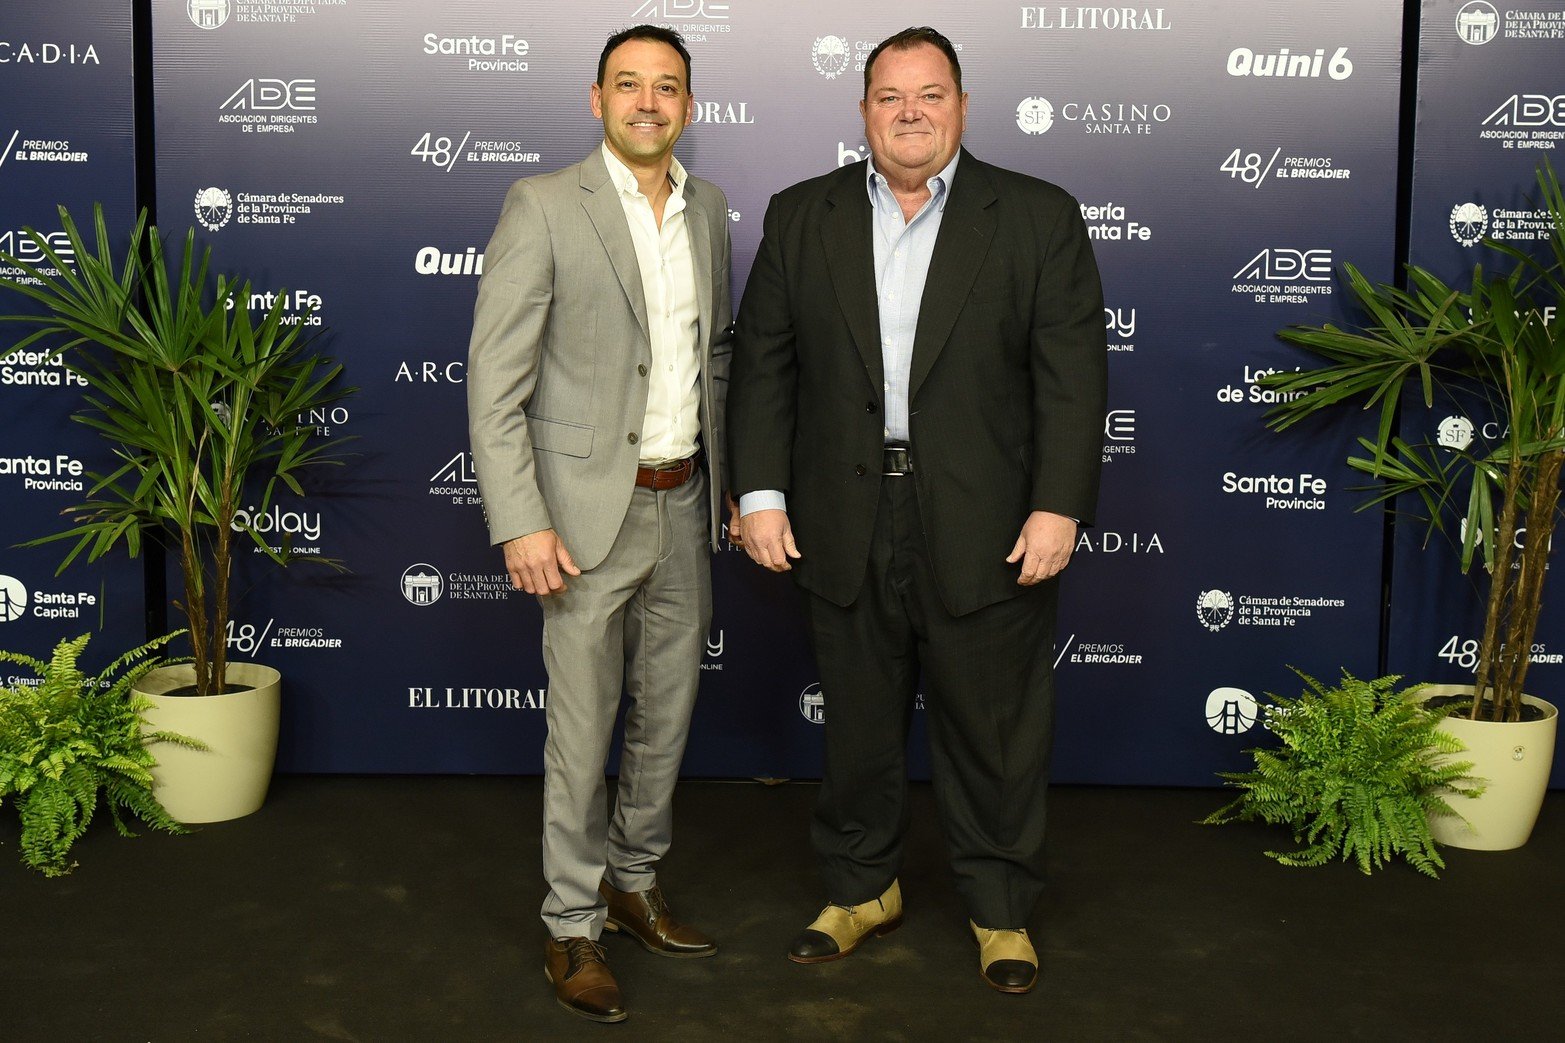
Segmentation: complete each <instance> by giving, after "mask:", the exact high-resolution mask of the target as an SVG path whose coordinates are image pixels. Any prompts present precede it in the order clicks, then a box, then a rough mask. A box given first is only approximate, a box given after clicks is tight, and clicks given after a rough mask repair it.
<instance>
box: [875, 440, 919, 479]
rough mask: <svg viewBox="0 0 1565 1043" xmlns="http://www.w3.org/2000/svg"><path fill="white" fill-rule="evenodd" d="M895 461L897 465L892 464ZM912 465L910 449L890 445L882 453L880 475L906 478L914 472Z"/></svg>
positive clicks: (903, 446)
mask: <svg viewBox="0 0 1565 1043" xmlns="http://www.w3.org/2000/svg"><path fill="white" fill-rule="evenodd" d="M893 460H895V462H896V463H895V464H893V463H892V461H893ZM912 464H913V458H912V455H911V454H910V453H909V451H908V447H907V446H905V445H888V446H886V447H885V448H884V449H883V450H882V452H881V461H880V466H881V471H880V473H881V475H882V476H883V477H886V478H903V477H906V476H907V475H908V474H911V473H912V471H913V467H912ZM897 465H900V466H897ZM894 468H895V469H894Z"/></svg>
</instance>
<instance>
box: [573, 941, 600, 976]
mask: <svg viewBox="0 0 1565 1043" xmlns="http://www.w3.org/2000/svg"><path fill="white" fill-rule="evenodd" d="M565 957H566V959H567V960H568V961H569V964H570V967H571V971H570V973H572V974H574V973H575V972H576V971H578V970H580V969H581V968H582V967H584V966H586V965H587V964H589V963H603V964H606V963H608V951H607V950H606V949H604V948H603V946H601V945H599V944H598V943H597V942H595V941H593V940H592V939H591V938H584V937H576V938H567V939H565Z"/></svg>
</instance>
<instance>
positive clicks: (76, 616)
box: [0, 0, 145, 680]
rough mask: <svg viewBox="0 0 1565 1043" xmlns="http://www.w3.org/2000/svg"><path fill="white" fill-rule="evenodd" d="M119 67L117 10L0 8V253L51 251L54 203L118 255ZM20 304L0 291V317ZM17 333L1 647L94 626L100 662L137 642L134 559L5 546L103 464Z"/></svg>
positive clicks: (78, 492)
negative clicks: (101, 213) (46, 245)
mask: <svg viewBox="0 0 1565 1043" xmlns="http://www.w3.org/2000/svg"><path fill="white" fill-rule="evenodd" d="M131 66H132V55H131V15H130V6H129V5H128V4H125V3H122V2H118V0H62V2H60V3H56V4H48V5H44V4H8V5H7V6H6V8H5V10H4V11H3V12H0V98H3V99H4V101H3V103H0V251H3V252H5V253H7V254H11V255H12V256H15V257H18V258H20V259H22V260H26V261H32V262H37V263H41V262H44V261H46V258H45V256H44V255H43V254H42V251H40V250H39V249H38V248H37V247H36V246H35V245H34V244H33V242H32V241H31V240H30V239H29V238H28V237H27V236H26V235H25V234H24V233H23V231H22V229H23V228H26V227H33V228H36V229H37V230H38V231H40V232H42V233H44V234H45V235H46V236H47V237H48V239H49V241H50V245H51V246H52V247H54V248H55V249H57V250H58V249H60V248H61V247H63V246H64V242H63V239H64V235H63V233H62V232H61V231H60V220H59V216H58V213H57V211H56V207H57V206H59V205H61V204H63V205H65V206H66V207H68V208H69V209H70V211H71V213H72V215H73V216H74V217H75V218H76V220H77V221H78V222H79V223H81V224H82V225H83V226H85V228H86V230H87V232H88V235H89V236H90V235H91V227H92V204H93V203H94V202H100V203H102V204H103V206H104V209H105V212H106V214H107V220H108V223H109V227H110V228H111V229H116V230H119V231H120V232H121V233H122V237H121V240H120V244H119V247H120V249H122V250H123V233H126V232H128V231H129V230H130V226H131V223H132V222H133V221H134V220H135V208H134V206H135V182H134V177H135V127H134V119H133V108H132V105H133V99H132V93H131ZM68 252H69V251H68V250H67V253H68ZM65 259H66V260H69V258H68V257H67V258H65ZM7 274H11V275H17V274H20V272H19V270H16V269H10V270H8V272H7ZM32 307H33V302H32V301H31V300H29V299H27V298H25V297H23V296H22V295H20V294H14V293H11V292H9V291H0V314H12V313H18V312H26V311H29V310H31V309H32ZM23 336H25V333H24V331H23V330H22V328H21V327H18V326H16V325H13V324H10V323H7V324H5V325H3V326H0V504H3V505H4V506H3V508H0V648H4V649H7V650H9V651H14V652H22V653H26V654H29V655H34V656H39V657H47V655H48V653H49V650H50V649H51V648H52V647H53V645H54V644H55V642H57V641H59V640H60V639H61V638H65V637H76V636H78V635H80V634H84V633H93V634H96V635H99V636H97V637H95V639H94V641H93V643H92V647H91V648H90V649H89V651H88V655H87V663H88V665H89V666H93V667H101V666H102V665H104V664H106V663H107V662H108V661H109V660H111V659H113V658H114V657H115V656H117V655H118V654H119V653H120V652H123V651H125V649H127V648H129V647H132V646H133V644H139V643H140V642H141V640H142V639H143V635H144V629H143V627H144V624H143V621H142V620H143V607H144V604H145V596H144V593H143V589H142V582H141V564H140V562H132V561H129V560H128V559H126V558H125V557H124V556H123V555H115V556H113V557H111V558H108V559H106V560H105V561H104V562H102V563H101V564H98V565H91V566H88V565H85V564H80V565H74V566H72V568H70V569H69V570H68V571H66V572H65V573H63V574H62V575H60V576H56V575H55V569H56V567H57V566H58V565H59V563H60V561H61V560H62V559H63V558H64V555H65V549H66V547H67V546H68V545H66V544H55V545H53V546H45V547H41V548H21V547H18V546H16V545H17V544H18V543H20V542H23V541H25V540H29V539H33V538H36V537H38V536H44V535H47V534H49V533H53V532H55V531H58V530H59V529H61V528H63V527H64V524H65V523H64V521H63V520H62V519H61V518H60V511H61V510H62V509H63V508H65V507H66V506H69V505H70V504H73V503H77V502H80V501H81V499H82V498H83V496H84V494H85V491H86V489H87V488H89V487H90V480H89V479H88V477H87V473H88V472H89V471H98V470H104V469H107V468H106V467H105V465H106V464H107V463H108V462H109V459H110V458H109V457H108V454H107V453H106V452H105V451H104V447H103V446H102V445H101V443H100V441H99V439H98V438H97V436H96V435H94V434H93V433H92V432H91V431H90V430H89V429H88V428H86V427H84V426H82V425H80V424H75V423H71V422H69V420H68V418H69V417H70V415H71V414H72V413H73V412H75V411H76V410H77V409H78V408H79V407H80V405H81V394H80V393H81V391H82V390H83V389H82V386H81V385H80V383H79V382H77V381H76V380H75V378H72V377H71V376H69V375H68V374H67V373H66V372H65V369H64V367H62V366H61V365H59V364H58V362H50V361H45V360H44V358H43V345H36V346H34V347H33V348H30V349H28V350H27V351H26V352H23V353H17V352H15V351H13V350H12V349H13V348H14V346H15V345H16V343H17V341H18V340H20V339H21V338H22V337H23ZM13 673H14V671H13V670H12V669H7V670H6V671H5V673H4V676H5V678H6V679H7V680H9V678H10V677H11V676H12V675H13Z"/></svg>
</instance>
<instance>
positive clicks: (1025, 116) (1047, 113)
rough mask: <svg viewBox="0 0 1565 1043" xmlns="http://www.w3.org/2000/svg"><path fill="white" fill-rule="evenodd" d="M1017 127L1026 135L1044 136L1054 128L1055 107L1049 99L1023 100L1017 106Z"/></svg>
mask: <svg viewBox="0 0 1565 1043" xmlns="http://www.w3.org/2000/svg"><path fill="white" fill-rule="evenodd" d="M1016 125H1017V126H1018V127H1020V128H1021V129H1022V132H1023V133H1024V134H1044V133H1047V132H1048V129H1049V128H1050V127H1052V126H1054V106H1053V105H1050V104H1049V101H1048V99H1047V98H1023V99H1022V103H1021V104H1020V105H1018V106H1016Z"/></svg>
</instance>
